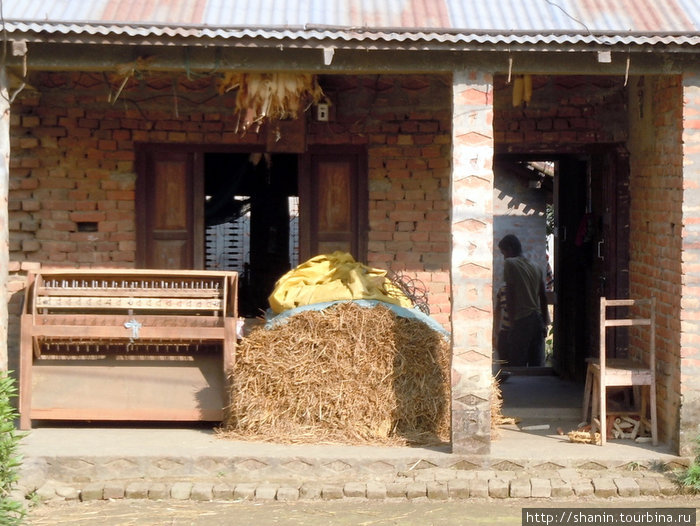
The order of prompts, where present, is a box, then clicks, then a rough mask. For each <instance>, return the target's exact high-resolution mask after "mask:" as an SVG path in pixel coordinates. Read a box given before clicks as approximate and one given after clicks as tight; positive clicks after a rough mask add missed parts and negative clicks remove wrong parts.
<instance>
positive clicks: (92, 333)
mask: <svg viewBox="0 0 700 526" xmlns="http://www.w3.org/2000/svg"><path fill="white" fill-rule="evenodd" d="M173 329H174V328H173V327H149V326H145V327H143V326H142V327H141V328H139V332H138V337H137V338H136V337H135V338H134V339H135V340H138V339H140V338H142V339H144V340H148V339H154V340H157V339H164V340H173V341H176V340H182V341H188V340H189V341H196V340H223V339H224V335H225V331H224V328H223V327H187V331H177V330H173ZM31 334H32V336H33V337H35V338H42V337H51V338H73V339H76V340H79V339H80V338H84V339H99V338H106V339H114V338H121V339H127V340H128V339H129V338H131V337H132V334H133V332H132V329H131V328H129V327H124V326H121V327H111V326H99V325H37V326H35V327H34V328H33V329H32V331H31Z"/></svg>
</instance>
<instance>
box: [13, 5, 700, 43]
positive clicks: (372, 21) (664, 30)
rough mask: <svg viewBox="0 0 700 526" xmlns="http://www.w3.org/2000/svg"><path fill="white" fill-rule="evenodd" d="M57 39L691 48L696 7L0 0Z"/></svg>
mask: <svg viewBox="0 0 700 526" xmlns="http://www.w3.org/2000/svg"><path fill="white" fill-rule="evenodd" d="M2 9H3V16H4V19H5V29H6V30H7V31H9V32H10V33H12V32H20V33H24V32H32V33H43V34H45V35H46V34H63V35H93V36H95V35H97V36H103V37H105V38H107V37H109V36H117V35H122V36H139V37H148V36H154V37H162V38H168V37H187V38H213V39H238V38H256V39H273V40H277V39H291V40H309V39H314V40H329V39H330V40H337V41H345V42H360V41H367V40H369V41H374V42H377V43H379V42H382V41H384V42H406V43H410V42H414V43H419V42H439V43H443V44H449V43H455V44H458V43H470V42H473V43H493V44H508V43H520V44H538V43H561V44H568V43H570V44H578V43H599V44H611V45H614V44H638V45H654V44H676V45H697V44H698V43H700V2H698V1H697V0H235V1H231V0H51V1H47V0H3V1H2Z"/></svg>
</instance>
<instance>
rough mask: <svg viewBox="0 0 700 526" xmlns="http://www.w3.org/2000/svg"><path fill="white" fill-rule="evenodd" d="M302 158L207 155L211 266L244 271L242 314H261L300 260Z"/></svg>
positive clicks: (208, 264)
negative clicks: (300, 176)
mask: <svg viewBox="0 0 700 526" xmlns="http://www.w3.org/2000/svg"><path fill="white" fill-rule="evenodd" d="M298 166H299V160H298V156H297V155H294V154H262V153H252V154H248V153H206V154H205V155H204V199H205V204H204V217H205V222H204V223H205V224H204V226H205V229H206V234H205V239H206V241H205V251H206V255H205V265H206V268H207V269H209V270H235V271H237V272H238V273H239V276H240V279H239V283H240V290H239V306H238V309H239V314H240V315H241V316H243V317H257V316H260V315H262V314H263V313H264V311H265V309H266V308H267V306H268V301H267V298H268V296H269V295H270V293H271V292H272V290H273V288H274V285H275V282H276V281H277V280H278V279H279V277H280V276H282V275H283V274H284V273H285V272H287V271H288V270H290V269H291V268H293V267H295V266H296V265H298V263H299V192H298Z"/></svg>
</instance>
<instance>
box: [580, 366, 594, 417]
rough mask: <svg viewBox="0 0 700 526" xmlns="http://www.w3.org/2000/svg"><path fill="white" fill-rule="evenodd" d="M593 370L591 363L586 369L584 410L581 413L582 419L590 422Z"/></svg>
mask: <svg viewBox="0 0 700 526" xmlns="http://www.w3.org/2000/svg"><path fill="white" fill-rule="evenodd" d="M592 377H593V371H591V366H590V364H589V365H588V368H587V369H586V385H585V386H584V388H583V411H582V413H581V421H582V422H588V407H589V405H590V403H591V391H592V389H593V378H592Z"/></svg>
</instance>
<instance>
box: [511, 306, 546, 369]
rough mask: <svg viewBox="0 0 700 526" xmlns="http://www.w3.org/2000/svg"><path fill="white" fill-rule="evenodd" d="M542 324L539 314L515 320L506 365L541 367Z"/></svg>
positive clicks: (542, 362)
mask: <svg viewBox="0 0 700 526" xmlns="http://www.w3.org/2000/svg"><path fill="white" fill-rule="evenodd" d="M544 331H545V327H544V323H542V316H541V315H540V313H539V312H533V313H532V314H530V315H528V316H525V317H524V318H520V319H519V320H515V321H514V322H513V323H512V324H511V329H510V338H509V342H508V365H509V366H511V367H524V366H529V367H541V366H543V365H544Z"/></svg>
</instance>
